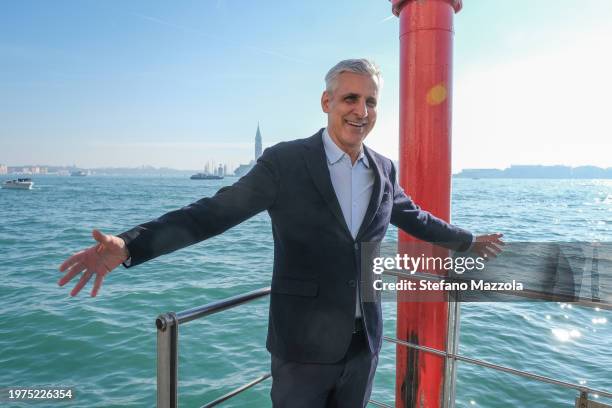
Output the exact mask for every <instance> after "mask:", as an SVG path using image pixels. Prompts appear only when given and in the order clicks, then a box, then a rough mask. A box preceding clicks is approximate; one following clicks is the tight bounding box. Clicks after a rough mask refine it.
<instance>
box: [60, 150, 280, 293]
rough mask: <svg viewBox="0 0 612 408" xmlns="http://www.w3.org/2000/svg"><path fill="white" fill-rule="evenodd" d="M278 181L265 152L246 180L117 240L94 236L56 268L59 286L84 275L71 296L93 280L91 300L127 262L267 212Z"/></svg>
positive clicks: (271, 156) (270, 156) (164, 251)
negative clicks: (90, 243)
mask: <svg viewBox="0 0 612 408" xmlns="http://www.w3.org/2000/svg"><path fill="white" fill-rule="evenodd" d="M278 180H279V178H278V167H277V166H276V163H275V156H274V152H273V151H271V150H270V149H266V151H264V153H263V154H262V156H261V157H260V158H259V160H258V162H257V164H255V166H254V167H253V169H251V171H250V172H249V173H248V174H247V175H245V176H244V177H242V178H241V179H240V180H238V181H237V182H236V183H234V184H233V185H231V186H228V187H223V188H222V189H220V190H219V191H218V192H217V193H216V194H215V195H214V196H213V197H207V198H203V199H201V200H199V201H197V202H195V203H193V204H190V205H188V206H186V207H183V208H181V209H179V210H176V211H171V212H169V213H167V214H164V215H162V216H161V217H159V218H157V219H155V220H152V221H149V222H147V223H144V224H141V225H138V226H137V227H134V228H132V229H130V230H128V231H126V232H123V233H121V234H119V236H113V235H104V234H102V233H100V232H97V231H94V239H96V241H98V243H97V244H96V245H94V246H92V247H90V248H87V249H85V250H83V251H80V252H78V253H76V254H74V255H73V256H71V257H70V258H68V259H67V260H66V261H65V262H64V263H63V264H62V265H61V266H60V271H62V272H64V271H66V275H65V276H64V277H63V278H62V279H60V281H59V282H58V283H59V284H60V286H63V285H64V284H66V283H67V282H68V281H70V280H71V279H72V278H74V277H75V276H76V275H78V274H79V273H81V272H83V271H84V272H83V275H82V276H81V279H80V281H79V283H78V284H77V285H76V286H75V288H74V289H73V290H72V292H71V293H70V294H71V295H72V296H74V295H76V294H77V293H79V291H80V290H81V289H82V288H83V286H85V284H86V283H87V282H88V281H89V279H91V277H92V276H93V274H96V280H95V283H94V288H93V290H92V292H91V295H92V296H95V295H96V294H97V293H98V290H99V289H100V286H101V285H102V281H103V280H104V277H105V276H106V274H108V273H109V272H110V271H112V270H113V269H115V268H116V267H117V266H118V265H120V264H121V263H123V262H125V261H126V260H127V259H128V258H129V259H130V263H129V266H128V265H126V266H128V267H132V266H135V265H138V264H140V263H143V262H145V261H148V260H150V259H153V258H155V257H158V256H160V255H164V254H167V253H170V252H173V251H176V250H177V249H180V248H184V247H186V246H189V245H192V244H195V243H197V242H200V241H202V240H204V239H207V238H210V237H212V236H215V235H218V234H220V233H222V232H224V231H225V230H227V229H229V228H231V227H233V226H235V225H237V224H239V223H241V222H242V221H244V220H246V219H248V218H250V217H252V216H253V215H255V214H257V213H259V212H261V211H263V210H265V209H268V208H270V207H271V206H272V205H273V204H274V201H275V199H276V194H277V189H278Z"/></svg>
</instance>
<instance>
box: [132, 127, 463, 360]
mask: <svg viewBox="0 0 612 408" xmlns="http://www.w3.org/2000/svg"><path fill="white" fill-rule="evenodd" d="M364 149H365V154H366V155H367V157H368V160H369V161H370V163H372V169H373V171H374V175H375V181H374V187H373V190H372V196H371V199H370V202H369V206H368V209H367V211H366V214H365V216H364V219H363V223H362V225H361V228H360V230H359V232H358V234H357V237H356V238H355V239H353V237H352V236H351V233H350V231H349V229H348V227H347V225H346V222H345V221H344V217H343V215H342V211H341V209H340V205H339V204H338V200H337V198H336V194H335V192H334V189H333V186H332V183H331V178H330V175H329V170H328V167H327V161H326V157H325V151H324V148H323V141H322V129H321V130H320V131H319V132H317V133H316V134H315V135H314V136H311V137H309V138H306V139H299V140H294V141H291V142H283V143H279V144H277V145H275V146H273V147H270V148H268V149H266V150H265V151H264V153H263V154H262V156H261V157H260V158H259V160H258V161H257V163H256V165H255V166H254V167H253V169H252V170H251V171H250V172H249V173H248V174H247V175H245V176H244V177H242V178H241V179H240V180H238V181H237V182H236V183H235V184H233V185H231V186H228V187H223V188H222V189H220V190H219V191H218V192H217V193H216V194H215V195H214V196H213V197H207V198H203V199H201V200H199V201H197V202H195V203H193V204H190V205H188V206H186V207H184V208H182V209H180V210H176V211H172V212H169V213H167V214H165V215H163V216H161V217H160V218H158V219H155V220H153V221H150V222H147V223H145V224H142V225H139V226H137V227H135V228H133V229H131V230H129V231H126V232H124V233H122V234H120V237H122V238H123V239H124V240H125V242H126V243H127V246H128V249H129V251H130V256H131V266H135V265H138V264H140V263H142V262H145V261H147V260H149V259H152V258H155V257H157V256H160V255H163V254H166V253H169V252H172V251H175V250H177V249H179V248H183V247H185V246H188V245H191V244H194V243H196V242H199V241H202V240H204V239H207V238H210V237H212V236H214V235H217V234H220V233H222V232H224V231H225V230H227V229H229V228H231V227H233V226H234V225H237V224H239V223H241V222H242V221H244V220H246V219H248V218H249V217H251V216H253V215H255V214H257V213H259V212H261V211H264V210H267V211H268V213H269V215H270V218H271V219H272V233H273V236H274V270H273V274H272V293H271V297H270V316H269V325H268V339H267V348H268V350H269V351H270V352H271V353H272V354H273V355H275V356H277V357H280V358H282V359H285V360H292V361H298V362H311V363H315V362H317V363H331V362H336V361H339V360H340V359H342V358H343V357H344V355H345V353H346V351H347V349H348V346H349V344H350V342H351V338H352V332H353V327H354V319H355V304H356V299H355V298H356V296H357V290H356V285H357V284H358V282H360V281H361V280H362V277H361V276H360V274H361V271H360V269H361V262H360V252H361V249H362V243H365V242H380V241H382V239H383V237H384V236H385V232H386V231H387V227H388V225H389V223H392V224H394V225H396V226H397V227H399V228H401V229H403V230H404V231H406V232H407V233H409V234H411V235H413V236H415V237H417V238H419V239H422V240H426V241H430V242H445V243H447V244H446V246H448V247H451V248H452V249H455V250H466V249H467V248H469V246H470V244H471V242H472V235H471V234H470V233H469V232H467V231H465V230H462V229H460V228H457V227H454V226H452V225H450V224H448V223H446V222H444V221H443V220H440V219H439V218H436V217H434V216H433V215H431V214H430V213H428V212H426V211H423V210H421V209H420V208H419V207H418V206H417V205H416V204H415V203H414V202H413V201H412V200H411V199H410V197H408V196H407V195H406V194H405V193H404V191H403V190H402V188H401V187H400V186H399V184H398V181H397V173H396V170H395V167H394V166H393V163H392V162H391V160H389V159H387V158H385V157H383V156H382V155H380V154H378V153H376V152H374V151H373V150H371V149H369V148H367V147H364ZM361 307H362V315H363V320H364V324H365V329H366V332H367V338H368V344H369V347H370V349H371V351H372V352H378V351H379V350H380V346H381V340H382V315H381V305H380V301H373V302H362V303H361Z"/></svg>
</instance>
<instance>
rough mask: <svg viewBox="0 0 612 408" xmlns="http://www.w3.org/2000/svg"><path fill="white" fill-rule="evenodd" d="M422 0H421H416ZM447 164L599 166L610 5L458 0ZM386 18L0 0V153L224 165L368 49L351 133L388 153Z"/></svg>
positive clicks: (30, 158) (220, 1) (26, 160)
mask: <svg viewBox="0 0 612 408" xmlns="http://www.w3.org/2000/svg"><path fill="white" fill-rule="evenodd" d="M425 1H429V0H425ZM463 3H464V4H463V9H462V10H461V11H460V12H459V13H458V14H456V15H455V40H454V61H453V64H454V72H453V84H454V89H453V101H452V105H453V130H452V137H453V141H452V145H453V153H452V155H453V172H458V171H460V170H461V169H464V168H505V167H508V166H509V165H511V164H545V165H551V164H563V165H570V166H578V165H587V164H590V165H596V166H600V167H612V155H611V154H610V152H611V151H612V142H611V140H612V121H611V120H610V119H609V118H610V116H611V115H610V113H609V112H608V109H609V107H610V106H612V104H611V103H610V96H611V95H612V74H611V73H612V53H611V52H610V51H609V50H610V47H611V45H610V44H612V24H610V21H612V1H609V0H513V1H501V0H495V1H493V0H464V2H463ZM398 35H399V22H398V19H397V18H396V17H394V16H392V14H391V6H390V3H389V2H388V1H386V0H337V1H329V0H310V1H282V2H281V1H272V0H258V1H247V0H234V1H226V0H198V1H187V0H185V1H181V2H168V1H161V0H159V1H152V0H132V1H127V2H126V1H123V0H105V1H98V0H73V1H62V0H54V1H52V2H51V1H45V0H38V1H33V0H19V1H17V0H14V1H10V0H3V1H2V3H1V12H0V163H2V164H6V165H9V166H10V165H25V164H47V165H73V164H74V165H77V166H79V167H85V168H96V167H106V166H112V167H137V166H141V165H152V166H156V167H172V168H176V169H201V168H203V166H204V164H205V163H206V162H208V161H215V162H217V163H219V162H225V163H228V164H229V165H230V167H233V166H236V165H238V164H239V163H247V162H249V161H250V160H251V159H252V157H253V150H254V148H253V143H254V137H255V131H256V129H257V124H258V123H259V124H260V126H261V132H262V136H263V144H264V147H267V146H271V145H274V144H275V143H278V142H280V141H284V140H292V139H297V138H303V137H308V136H310V135H312V134H314V133H315V132H316V131H317V130H318V129H319V128H321V127H323V126H325V125H326V116H325V114H324V113H323V112H322V111H321V107H320V97H321V92H322V90H323V88H324V81H323V77H324V75H325V73H326V72H327V70H328V69H329V68H330V67H331V66H333V65H334V64H335V63H336V62H338V61H339V60H341V59H345V58H359V57H368V58H372V59H374V60H375V61H376V63H377V64H378V65H379V66H380V68H381V70H382V73H383V77H384V87H383V89H382V93H381V96H380V101H379V108H378V121H377V124H376V127H375V129H374V130H373V131H372V133H371V134H370V135H369V136H368V138H367V139H366V145H368V146H370V147H372V148H373V149H375V150H377V151H379V152H380V153H383V154H385V155H386V156H388V157H390V158H392V159H397V158H398V134H399V131H398V127H399V126H398V123H399V118H398V111H399V109H398V106H399V89H398V87H399V38H398Z"/></svg>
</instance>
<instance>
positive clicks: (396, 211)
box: [391, 164, 473, 251]
mask: <svg viewBox="0 0 612 408" xmlns="http://www.w3.org/2000/svg"><path fill="white" fill-rule="evenodd" d="M392 166H393V168H392V173H391V178H392V181H393V210H392V212H391V224H393V225H395V226H396V227H398V228H400V229H402V230H403V231H404V232H406V233H408V234H410V235H412V236H414V237H416V238H418V239H420V240H422V241H427V242H431V243H435V244H438V245H440V246H443V247H445V248H448V249H452V250H454V251H467V250H469V249H470V247H471V245H472V240H473V236H472V234H471V233H470V232H469V231H466V230H464V229H462V228H459V227H456V226H454V225H451V224H449V223H447V222H446V221H444V220H442V219H440V218H438V217H436V216H434V215H432V214H431V213H429V212H427V211H424V210H422V209H421V208H420V207H419V206H418V205H416V204H415V203H414V201H412V199H411V198H410V196H408V195H407V194H406V193H405V192H404V189H403V188H402V187H401V186H400V185H399V183H398V181H397V173H396V171H395V166H394V165H393V164H392Z"/></svg>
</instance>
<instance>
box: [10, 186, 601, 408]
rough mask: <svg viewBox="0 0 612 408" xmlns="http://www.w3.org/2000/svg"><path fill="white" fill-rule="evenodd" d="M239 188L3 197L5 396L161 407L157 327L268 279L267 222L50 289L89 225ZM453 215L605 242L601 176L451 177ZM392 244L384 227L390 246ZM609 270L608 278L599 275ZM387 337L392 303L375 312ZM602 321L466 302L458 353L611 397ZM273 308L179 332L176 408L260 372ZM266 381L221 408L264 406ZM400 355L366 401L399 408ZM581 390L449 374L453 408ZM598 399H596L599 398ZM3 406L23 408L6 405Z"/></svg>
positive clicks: (124, 224) (528, 234)
mask: <svg viewBox="0 0 612 408" xmlns="http://www.w3.org/2000/svg"><path fill="white" fill-rule="evenodd" d="M235 180H236V179H233V178H226V179H224V180H208V181H194V180H189V179H188V177H179V176H163V175H159V176H155V177H135V176H130V177H118V176H112V177H111V176H106V177H105V176H90V177H54V176H40V177H35V180H34V181H35V185H34V189H33V190H31V191H14V190H0V278H1V279H0V313H1V318H2V325H0V347H1V348H0V349H1V350H2V353H1V354H0V388H7V387H30V388H31V387H39V388H40V387H42V386H45V387H47V388H52V387H55V388H57V387H70V388H72V389H73V392H74V394H73V400H72V401H69V402H50V401H45V402H43V403H42V404H39V406H45V407H46V406H65V407H145V406H146V407H150V406H154V405H155V401H156V329H155V324H154V321H155V318H156V316H157V315H158V314H160V313H164V312H167V311H181V310H185V309H188V308H191V307H195V306H199V305H203V304H206V303H208V302H211V301H214V300H217V299H222V298H225V297H228V296H232V295H235V294H239V293H243V292H246V291H249V290H253V289H257V288H260V287H264V286H268V285H269V284H270V278H271V271H272V262H273V242H272V236H271V224H270V220H269V217H268V215H267V214H265V213H262V214H259V215H257V216H255V217H253V218H252V219H250V220H249V221H247V222H245V223H243V224H241V225H239V226H237V227H235V228H233V229H231V230H229V231H228V232H226V233H225V234H223V235H221V236H218V237H214V238H212V239H210V240H208V241H205V242H202V243H200V244H197V245H193V246H191V247H189V248H185V249H183V250H181V251H178V252H175V253H173V254H170V255H166V256H163V257H160V258H158V259H156V260H153V261H151V262H148V263H145V264H143V265H140V266H137V267H135V268H131V269H124V268H123V267H120V268H118V269H116V270H115V271H114V272H112V273H111V274H110V275H109V276H108V277H107V279H106V280H105V282H104V285H103V287H102V289H101V291H100V293H99V295H98V297H96V298H91V297H89V290H90V288H91V283H90V284H89V286H87V287H86V288H85V289H83V290H82V291H81V293H80V294H79V296H77V297H75V298H71V297H70V296H69V292H70V289H71V288H72V287H73V286H74V284H76V281H77V279H74V281H73V282H70V283H69V284H68V285H67V287H63V288H60V287H58V286H57V280H58V279H59V278H60V276H61V274H60V273H59V272H58V266H59V265H60V263H61V262H62V261H63V260H64V259H65V258H66V257H68V256H69V255H70V254H72V253H73V252H75V251H77V250H79V249H81V248H84V247H87V246H90V245H92V238H91V229H92V228H98V229H100V230H102V231H103V232H106V233H119V232H122V231H124V230H126V229H128V228H130V227H132V226H134V225H136V224H139V223H142V222H145V221H148V220H150V219H152V218H155V217H157V216H159V215H161V214H163V213H164V212H167V211H170V210H173V209H176V208H179V207H181V206H184V205H186V204H188V203H190V202H193V201H195V200H197V199H199V198H201V197H204V196H211V195H213V194H214V193H215V191H217V190H218V189H219V188H220V187H222V186H224V185H228V184H231V183H232V182H234V181H235ZM452 204H453V205H452V220H453V222H454V223H455V224H457V225H459V226H462V227H465V228H468V229H470V230H471V231H473V232H474V233H477V234H482V233H491V232H497V231H499V232H502V233H504V235H505V239H506V240H507V241H612V228H611V227H612V181H611V180H493V179H481V180H471V179H454V180H453V197H452ZM396 239H397V229H395V228H394V227H391V228H390V229H389V232H388V235H387V240H388V241H393V240H396ZM608 272H609V271H608ZM383 308H384V317H385V334H386V335H388V336H391V337H395V317H396V310H395V309H396V305H395V304H393V303H384V305H383ZM611 315H612V313H610V312H609V311H606V310H597V309H591V308H584V307H579V306H576V305H572V304H565V303H558V302H550V303H539V304H535V303H527V302H521V303H465V304H462V305H461V337H460V339H461V343H460V353H461V354H463V355H466V356H469V357H473V358H477V359H482V360H485V361H489V362H492V363H496V364H502V365H506V366H509V367H512V368H516V369H520V370H525V371H529V372H532V373H536V374H540V375H545V376H550V377H554V378H558V379H561V380H564V381H569V382H573V383H578V384H583V385H585V386H588V387H592V388H596V389H603V390H607V391H611V390H612V353H611V352H610V350H611V349H612V348H611V345H612V344H611V342H612V316H611ZM267 318H268V300H267V299H262V300H258V301H255V302H253V303H249V304H248V305H244V306H241V307H238V308H235V309H231V310H228V311H225V312H222V313H220V314H217V315H213V316H211V317H207V318H204V319H200V320H196V321H193V322H190V323H188V324H185V325H183V326H181V327H180V340H179V381H180V383H179V403H180V405H181V406H183V407H197V406H200V405H202V404H204V403H205V402H208V401H210V400H212V399H214V398H216V397H219V396H221V395H223V394H224V393H226V392H228V391H229V390H231V389H233V388H235V387H237V386H239V385H242V384H244V383H246V382H248V381H250V380H251V379H253V378H255V377H256V376H258V375H260V374H262V373H264V372H267V371H268V370H269V355H268V353H267V351H266V350H265V336H266V328H267ZM270 383H271V382H270V380H267V381H265V382H263V383H261V384H259V385H257V386H255V387H254V388H252V389H250V390H248V391H246V392H244V393H242V394H240V395H239V396H237V397H236V398H234V399H232V400H230V401H229V402H226V403H225V404H224V405H223V406H225V407H269V406H271V403H270V398H269V390H270ZM394 384H395V346H394V345H392V344H389V343H385V344H384V345H383V348H382V351H381V355H380V363H379V366H378V371H377V374H376V379H375V384H374V391H373V395H372V397H373V398H374V399H376V400H379V401H382V402H385V403H388V404H393V401H394ZM575 397H576V392H575V391H573V390H567V389H564V388H562V387H559V386H555V385H549V384H544V383H540V382H537V381H533V380H529V379H524V378H521V377H516V376H512V375H509V374H505V373H500V372H497V371H494V370H491V369H488V368H483V367H478V366H472V365H468V364H465V363H459V365H458V375H457V397H456V401H457V406H458V407H491V408H498V407H499V408H501V407H514V406H531V407H551V408H552V407H555V408H557V407H573V406H574V405H573V399H574V398H575ZM599 400H600V401H603V400H604V399H603V398H599ZM0 405H2V406H25V405H24V403H11V402H10V401H2V402H0Z"/></svg>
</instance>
